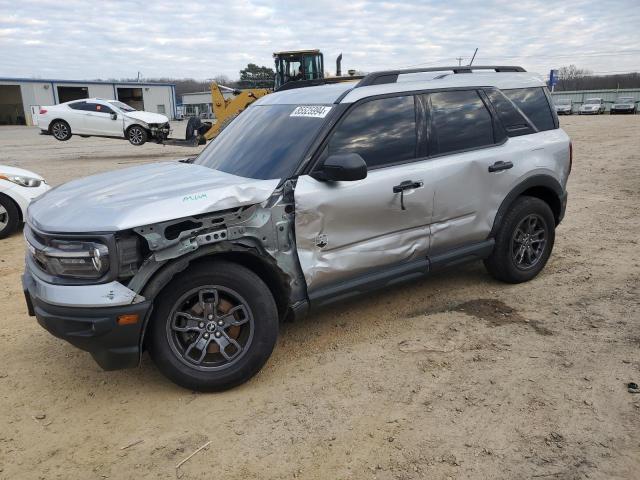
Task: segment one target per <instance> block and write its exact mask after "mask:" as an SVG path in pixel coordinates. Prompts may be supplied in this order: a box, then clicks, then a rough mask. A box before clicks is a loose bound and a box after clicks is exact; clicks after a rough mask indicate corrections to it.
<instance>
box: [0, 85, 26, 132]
mask: <svg viewBox="0 0 640 480" xmlns="http://www.w3.org/2000/svg"><path fill="white" fill-rule="evenodd" d="M0 125H26V123H25V115H24V107H23V105H22V93H21V92H20V85H0Z"/></svg>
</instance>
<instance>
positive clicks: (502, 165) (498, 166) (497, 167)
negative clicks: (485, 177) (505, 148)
mask: <svg viewBox="0 0 640 480" xmlns="http://www.w3.org/2000/svg"><path fill="white" fill-rule="evenodd" d="M510 168H513V163H512V162H503V161H502V160H500V161H499V162H496V163H494V164H493V165H489V172H491V173H494V172H500V171H502V170H509V169H510Z"/></svg>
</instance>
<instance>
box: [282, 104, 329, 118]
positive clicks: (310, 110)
mask: <svg viewBox="0 0 640 480" xmlns="http://www.w3.org/2000/svg"><path fill="white" fill-rule="evenodd" d="M330 110H331V107H326V106H324V105H301V106H299V107H296V109H295V110H294V111H293V112H291V115H289V116H290V117H313V118H324V117H326V116H327V113H329V111H330Z"/></svg>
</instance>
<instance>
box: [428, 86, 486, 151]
mask: <svg viewBox="0 0 640 480" xmlns="http://www.w3.org/2000/svg"><path fill="white" fill-rule="evenodd" d="M429 97H430V115H431V141H432V148H433V151H434V153H440V154H442V153H450V152H455V151H458V150H467V149H470V148H480V147H486V146H489V145H493V144H494V143H495V142H494V137H493V122H492V119H491V114H490V113H489V111H488V110H487V107H485V105H484V102H483V101H482V99H481V98H480V96H479V95H478V93H477V92H476V91H475V90H470V91H451V92H439V93H432V94H431V95H429Z"/></svg>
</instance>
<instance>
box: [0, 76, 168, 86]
mask: <svg viewBox="0 0 640 480" xmlns="http://www.w3.org/2000/svg"><path fill="white" fill-rule="evenodd" d="M0 82H15V83H71V84H80V85H84V84H91V85H140V86H141V87H175V85H176V84H175V83H156V82H135V81H132V82H122V81H116V80H114V81H108V80H61V79H52V78H12V77H0Z"/></svg>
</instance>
